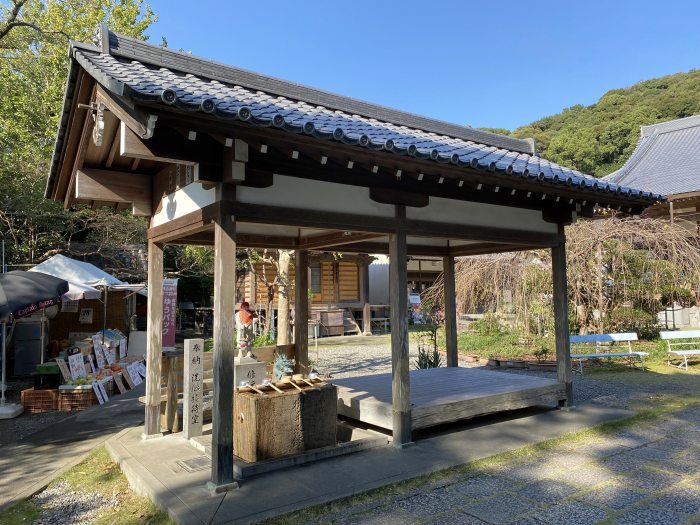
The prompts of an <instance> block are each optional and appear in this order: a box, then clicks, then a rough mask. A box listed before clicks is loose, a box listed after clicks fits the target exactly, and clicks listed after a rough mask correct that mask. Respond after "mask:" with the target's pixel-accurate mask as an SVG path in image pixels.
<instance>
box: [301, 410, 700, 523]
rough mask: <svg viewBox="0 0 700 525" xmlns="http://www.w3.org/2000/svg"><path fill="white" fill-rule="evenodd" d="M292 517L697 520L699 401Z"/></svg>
mask: <svg viewBox="0 0 700 525" xmlns="http://www.w3.org/2000/svg"><path fill="white" fill-rule="evenodd" d="M387 493H388V492H387ZM296 517H297V518H300V519H299V520H298V521H297V522H298V523H306V524H308V525H312V524H313V525H320V524H338V525H369V524H373V525H374V524H377V525H394V524H396V525H398V524H402V525H404V524H421V525H423V524H426V525H438V524H453V525H457V524H474V525H476V524H479V525H483V524H501V523H513V524H517V525H542V524H552V525H554V524H567V525H585V524H595V523H603V524H605V525H608V524H621V525H622V524H634V525H647V524H649V525H651V524H659V525H673V524H683V525H691V524H695V525H700V408H698V407H694V408H688V409H684V410H681V411H677V412H673V413H671V414H667V415H665V416H664V417H663V418H661V419H656V420H653V421H649V422H645V423H641V424H637V425H636V426H634V427H632V428H628V429H625V430H618V431H614V432H612V433H609V434H605V435H598V436H595V437H588V438H585V439H579V440H577V441H571V440H569V441H565V442H563V443H560V444H558V445H556V446H554V447H553V448H549V449H547V450H546V451H545V450H540V451H537V452H535V453H534V454H531V455H529V456H526V457H518V458H517V459H510V460H506V461H501V462H491V463H486V464H485V466H482V467H479V468H475V469H471V470H466V469H462V470H461V471H459V470H458V471H457V472H451V473H448V474H445V475H444V476H442V477H438V479H437V481H436V480H433V481H427V482H426V484H425V485H424V486H422V487H420V488H418V489H415V488H413V489H397V490H394V491H391V493H390V495H384V496H376V497H374V498H373V497H372V496H367V497H366V498H361V499H360V503H355V504H351V505H349V506H347V507H345V508H344V509H343V510H342V511H339V512H336V513H332V514H326V515H323V516H321V517H318V518H315V519H313V520H310V521H306V522H304V519H303V515H299V514H298V515H296Z"/></svg>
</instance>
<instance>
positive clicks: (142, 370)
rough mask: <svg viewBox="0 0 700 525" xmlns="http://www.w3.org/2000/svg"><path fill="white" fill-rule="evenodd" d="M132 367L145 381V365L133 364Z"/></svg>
mask: <svg viewBox="0 0 700 525" xmlns="http://www.w3.org/2000/svg"><path fill="white" fill-rule="evenodd" d="M134 367H135V368H136V370H137V371H138V373H139V374H141V377H143V378H144V379H146V365H144V364H143V363H134Z"/></svg>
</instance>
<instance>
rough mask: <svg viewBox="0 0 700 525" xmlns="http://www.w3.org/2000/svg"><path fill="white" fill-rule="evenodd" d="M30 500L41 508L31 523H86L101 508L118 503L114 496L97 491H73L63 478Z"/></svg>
mask: <svg viewBox="0 0 700 525" xmlns="http://www.w3.org/2000/svg"><path fill="white" fill-rule="evenodd" d="M32 502H33V503H34V504H36V505H37V506H38V507H40V508H41V509H42V513H41V515H40V516H39V517H38V518H37V519H36V520H35V521H34V524H33V525H83V524H85V525H87V524H89V523H92V522H93V521H94V520H95V518H97V516H98V514H99V513H100V512H101V511H102V510H105V509H107V508H114V507H116V506H118V505H119V500H118V498H117V497H116V496H113V497H111V498H107V497H105V496H103V495H102V494H99V493H97V492H94V493H93V492H81V491H74V490H71V489H70V485H69V484H68V482H67V481H65V480H64V481H61V482H59V483H57V484H56V485H54V486H52V487H49V488H47V489H45V490H43V491H42V492H40V493H39V494H37V495H36V496H34V497H33V498H32Z"/></svg>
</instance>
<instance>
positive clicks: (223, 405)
mask: <svg viewBox="0 0 700 525" xmlns="http://www.w3.org/2000/svg"><path fill="white" fill-rule="evenodd" d="M214 245H215V259H214V399H213V406H212V433H211V436H212V443H211V460H212V465H211V488H212V489H213V490H215V491H220V490H225V489H226V488H227V487H231V486H232V485H233V483H234V479H233V431H234V428H233V419H234V416H233V392H234V384H233V357H234V328H235V325H236V323H235V318H234V316H235V314H236V311H235V306H236V225H235V222H234V218H233V216H231V215H230V214H222V215H220V216H219V217H217V220H216V222H215V225H214Z"/></svg>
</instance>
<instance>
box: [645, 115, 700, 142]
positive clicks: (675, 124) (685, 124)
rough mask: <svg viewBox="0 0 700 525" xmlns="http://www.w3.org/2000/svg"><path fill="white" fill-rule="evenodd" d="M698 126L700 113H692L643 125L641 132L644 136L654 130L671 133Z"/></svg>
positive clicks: (699, 124)
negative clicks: (687, 115)
mask: <svg viewBox="0 0 700 525" xmlns="http://www.w3.org/2000/svg"><path fill="white" fill-rule="evenodd" d="M698 126H700V115H690V116H689V117H682V118H679V119H673V120H666V121H664V122H657V123H655V124H649V125H647V126H641V128H642V130H641V134H642V137H646V136H650V135H651V133H653V132H658V133H670V132H673V131H680V130H683V129H688V128H694V127H698ZM647 132H650V133H647Z"/></svg>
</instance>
